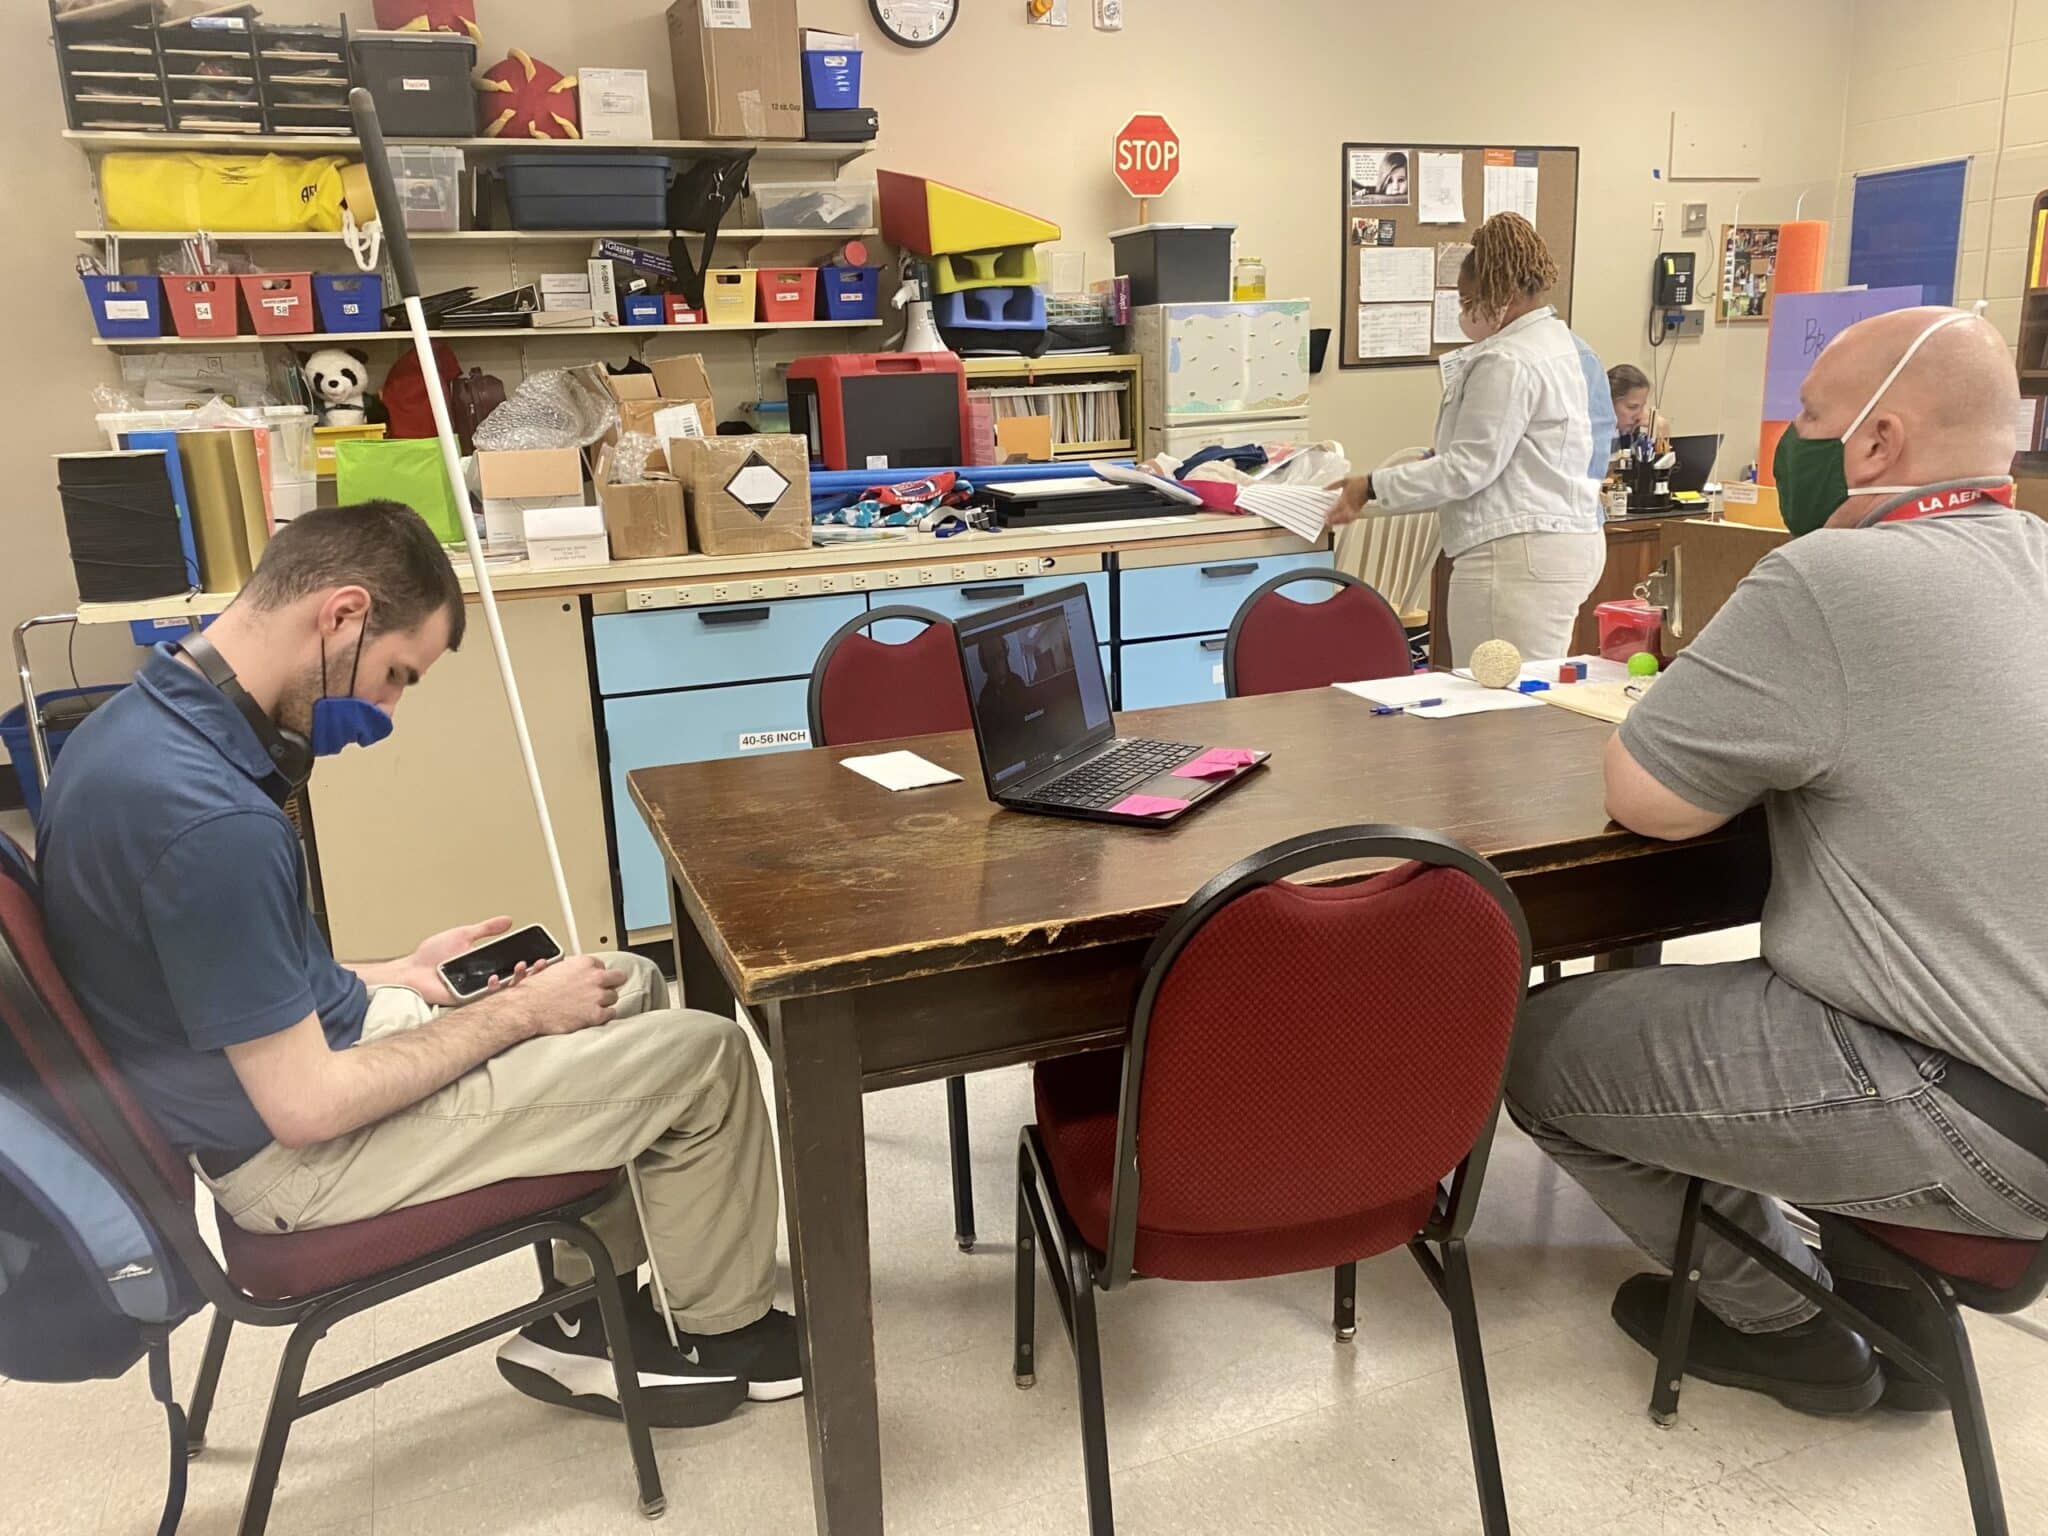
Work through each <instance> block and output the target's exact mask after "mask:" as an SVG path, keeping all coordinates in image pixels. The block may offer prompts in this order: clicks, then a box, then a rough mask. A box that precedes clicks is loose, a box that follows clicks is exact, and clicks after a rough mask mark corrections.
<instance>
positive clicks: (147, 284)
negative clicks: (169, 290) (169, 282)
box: [80, 272, 164, 341]
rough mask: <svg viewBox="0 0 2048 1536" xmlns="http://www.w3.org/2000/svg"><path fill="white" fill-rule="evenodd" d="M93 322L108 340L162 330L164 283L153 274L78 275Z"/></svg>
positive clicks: (140, 337) (158, 333) (147, 335)
mask: <svg viewBox="0 0 2048 1536" xmlns="http://www.w3.org/2000/svg"><path fill="white" fill-rule="evenodd" d="M80 278H81V280H82V281H83V282H84V284H85V296H86V299H87V300H88V301H89V302H90V303H91V304H92V323H93V324H94V325H95V326H97V327H98V328H99V333H100V334H101V335H102V336H104V337H106V338H107V339H108V340H109V341H138V340H147V339H148V338H150V337H152V336H161V335H163V333H164V285H163V283H162V282H161V281H159V280H158V279H157V278H155V277H101V276H98V275H96V274H94V273H90V272H86V273H81V274H80Z"/></svg>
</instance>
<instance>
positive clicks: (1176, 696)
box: [1118, 635, 1224, 709]
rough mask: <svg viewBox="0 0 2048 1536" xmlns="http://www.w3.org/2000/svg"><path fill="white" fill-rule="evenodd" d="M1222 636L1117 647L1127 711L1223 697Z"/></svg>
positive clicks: (1191, 637) (1148, 642) (1196, 636)
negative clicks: (1121, 663) (1120, 661)
mask: <svg viewBox="0 0 2048 1536" xmlns="http://www.w3.org/2000/svg"><path fill="white" fill-rule="evenodd" d="M1223 639H1224V637H1223V636H1222V635H1190V636H1189V637H1188V638H1187V639H1185V640H1144V641H1140V642H1139V643H1137V644H1136V645H1124V646H1120V647H1118V655H1119V656H1120V658H1121V659H1122V662H1123V678H1124V693H1123V699H1124V702H1123V707H1124V708H1125V709H1163V708H1165V707H1166V706H1167V705H1169V704H1197V703H1200V702H1202V701H1203V700H1205V699H1220V698H1222V697H1223Z"/></svg>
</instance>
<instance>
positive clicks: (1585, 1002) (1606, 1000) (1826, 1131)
mask: <svg viewBox="0 0 2048 1536" xmlns="http://www.w3.org/2000/svg"><path fill="white" fill-rule="evenodd" d="M1947 1065H1948V1058H1947V1056H1945V1055H1944V1054H1943V1053H1941V1052H1940V1051H1937V1050H1933V1049H1931V1048H1930V1047H1928V1046H1924V1045H1921V1044H1920V1043H1919V1042H1917V1041H1914V1040H1909V1039H1907V1038H1906V1037H1905V1036H1903V1035H1896V1034H1893V1033H1892V1032H1891V1031H1889V1030H1884V1029H1879V1028H1877V1027H1875V1026H1874V1025H1870V1024H1864V1023H1861V1022H1859V1021H1857V1020H1855V1019H1852V1018H1849V1017H1848V1016H1847V1015H1845V1014H1842V1013H1839V1012H1837V1011H1836V1010H1834V1009H1833V1008H1830V1007H1828V1005H1827V1004H1825V1003H1823V1002H1821V1001H1820V1000H1819V999H1817V998H1813V997H1809V996H1808V995H1807V994H1806V993H1804V992H1801V991H1800V990H1799V989H1798V988H1797V987H1795V986H1793V985H1792V984H1791V983H1790V982H1788V981H1786V980H1784V979H1783V978H1782V977H1780V976H1779V975H1778V974H1777V973H1776V972H1775V971H1773V970H1772V969H1771V968H1770V967H1769V966H1768V965H1766V964H1765V963H1764V962H1763V961H1761V960H1748V961H1742V962H1740V963H1737V964H1732V965H1669V966H1656V967H1651V968H1647V969H1643V970H1634V971H1608V972H1604V973H1601V974H1598V975H1592V976H1576V977H1573V978H1571V979H1569V980H1567V981H1563V982H1559V983H1557V984H1555V985H1553V986H1550V987H1546V988H1543V989H1542V990H1540V991H1538V992H1536V993H1534V994H1532V995H1531V996H1530V998H1529V1001H1528V1005H1527V1007H1526V1009H1525V1010H1524V1013H1523V1016H1522V1022H1521V1025H1520V1027H1519V1030H1518V1033H1517V1035H1516V1040H1515V1049H1514V1056H1513V1059H1512V1061H1511V1062H1510V1064H1509V1067H1508V1080H1507V1107H1508V1113H1509V1114H1510V1115H1512V1116H1513V1117H1514V1120H1515V1123H1516V1124H1517V1125H1520V1126H1521V1127H1522V1128H1523V1129H1524V1130H1526V1131H1527V1132H1528V1133H1529V1134H1530V1135H1531V1136H1532V1137H1534V1138H1535V1140H1536V1142H1537V1144H1538V1145H1539V1146H1541V1147H1542V1148H1543V1149H1544V1151H1546V1152H1547V1153H1549V1154H1550V1156H1551V1157H1552V1158H1554V1159H1556V1161H1557V1163H1558V1164H1559V1166H1561V1167H1562V1168H1563V1169H1564V1170H1565V1172H1567V1173H1569V1174H1570V1175H1571V1176H1572V1177H1573V1178H1574V1179H1576V1180H1577V1181H1578V1182H1579V1183H1580V1184H1581V1185H1582V1186H1583V1187H1584V1188H1585V1190H1586V1192H1587V1193H1588V1194H1590V1195H1591V1196H1592V1197H1593V1198H1594V1200H1595V1201H1597V1202H1598V1203H1599V1205H1600V1207H1601V1209H1602V1210H1604V1211H1606V1212H1607V1214H1608V1215H1609V1216H1611V1217H1612V1218H1613V1219H1614V1222H1615V1224H1616V1225H1617V1226H1619V1227H1620V1228H1621V1229H1622V1231H1623V1232H1625V1233H1627V1234H1628V1236H1629V1237H1630V1239H1632V1240H1633V1241H1634V1242H1635V1244H1636V1246H1637V1247H1639V1248H1641V1249H1642V1250H1643V1252H1645V1253H1647V1254H1648V1255H1649V1256H1650V1257H1651V1258H1653V1259H1655V1260H1657V1261H1658V1262H1659V1263H1661V1264H1664V1265H1666V1266H1667V1267H1668V1266H1669V1265H1670V1263H1671V1258H1672V1254H1673V1252H1674V1251H1675V1250H1676V1248H1677V1244H1678V1217H1679V1207H1680V1205H1681V1203H1682V1201H1683V1199H1684V1196H1685V1187H1686V1181H1687V1179H1688V1177H1691V1176H1697V1177H1700V1178H1704V1179H1707V1180H1709V1181H1710V1182H1709V1185H1708V1188H1707V1192H1706V1198H1707V1200H1708V1201H1709V1202H1710V1203H1711V1204H1712V1205H1713V1206H1714V1207H1715V1208H1716V1209H1718V1210H1720V1211H1721V1212H1723V1213H1724V1214H1726V1215H1727V1216H1728V1217H1729V1218H1730V1219H1731V1220H1733V1221H1734V1222H1736V1223H1737V1224H1739V1225H1740V1226H1742V1227H1744V1228H1746V1229H1747V1230H1748V1231H1750V1232H1753V1233H1755V1234H1756V1235H1757V1236H1758V1237H1759V1238H1762V1239H1763V1240H1764V1241H1766V1242H1767V1243H1769V1244H1770V1246H1771V1247H1773V1248H1775V1249H1776V1250H1777V1251H1778V1252H1779V1253H1781V1254H1783V1255H1784V1256H1785V1257H1786V1258H1787V1259H1789V1260H1790V1261H1791V1262H1792V1263H1794V1264H1796V1265H1798V1266H1799V1267H1801V1268H1802V1269H1804V1270H1806V1271H1807V1272H1808V1273H1809V1274H1811V1275H1813V1276H1814V1277H1815V1278H1817V1279H1820V1280H1822V1281H1826V1280H1827V1271H1826V1270H1825V1268H1824V1267H1823V1266H1822V1264H1821V1262H1820V1259H1819V1257H1818V1256H1817V1255H1816V1254H1814V1253H1813V1252H1812V1251H1811V1250H1810V1249H1808V1247H1807V1246H1806V1244H1805V1243H1804V1242H1803V1241H1801V1239H1800V1237H1799V1235H1798V1233H1797V1232H1795V1231H1794V1230H1793V1228H1792V1226H1791V1225H1790V1223H1788V1222H1787V1221H1786V1219H1785V1217H1784V1214H1783V1213H1782V1212H1781V1211H1780V1210H1779V1209H1778V1207H1777V1205H1776V1203H1775V1202H1774V1200H1773V1199H1771V1198H1767V1197H1773V1196H1775V1197H1777V1198H1778V1199H1784V1200H1789V1201H1792V1202H1793V1203H1795V1204H1797V1205H1802V1206H1809V1207H1813V1208H1816V1209H1820V1210H1829V1211H1839V1212H1842V1213H1844V1214H1848V1215H1855V1216H1867V1217H1870V1218H1872V1219H1874V1220H1878V1221H1885V1222H1890V1223H1892V1224H1894V1225H1897V1226H1905V1227H1927V1228H1933V1229H1936V1230H1939V1231H1951V1232H1970V1233H1983V1234H1987V1235H1992V1236H1999V1237H2017V1238H2030V1239H2034V1238H2039V1237H2041V1236H2042V1234H2043V1232H2044V1231H2048V1166H2044V1165H2043V1164H2042V1163H2041V1162H2040V1161H2039V1160H2038V1159H2037V1158H2035V1157H2034V1156H2032V1155H2031V1154H2030V1153H2028V1152H2026V1151H2024V1150H2022V1149H2021V1148H2019V1147H2017V1146H2014V1145H2013V1144H2012V1143H2011V1142H2009V1141H2007V1140H2006V1139H2005V1138H2004V1137H2003V1136H2001V1135H2000V1134H1999V1133H1998V1132H1997V1131H1994V1130H1993V1129H1991V1128H1990V1127H1989V1126H1988V1125H1985V1124H1984V1123H1983V1122H1982V1121H1980V1120H1978V1119H1977V1118H1976V1117H1975V1116H1973V1115H1972V1114H1970V1113H1969V1111H1967V1110H1965V1109H1963V1108H1962V1107H1961V1106H1959V1105H1958V1104H1956V1103H1955V1102H1954V1101H1953V1100H1952V1099H1950V1098H1949V1097H1948V1095H1947V1094H1946V1093H1944V1092H1943V1091H1942V1089H1941V1086H1940V1080H1941V1075H1942V1072H1943V1070H1944V1069H1945V1068H1946V1066H1947ZM1702 1251H1703V1258H1704V1262H1703V1263H1702V1265H1701V1278H1700V1299H1701V1300H1702V1301H1704V1302H1705V1303H1706V1304H1707V1305H1708V1306H1709V1307H1710V1308H1712V1309H1713V1311H1714V1313H1715V1314H1716V1315H1717V1316H1719V1317H1720V1318H1721V1319H1722V1320H1724V1321H1725V1322H1727V1323H1729V1324H1731V1325H1733V1326H1734V1327H1736V1328H1739V1329H1742V1330H1743V1331H1744V1332H1748V1333H1764V1332H1769V1331H1771V1330H1774V1329H1779V1328H1787V1327H1791V1326H1793V1325H1794V1324H1797V1323H1800V1322H1803V1321H1805V1320H1806V1319H1807V1318H1809V1317H1811V1316H1812V1315H1813V1314H1814V1311H1815V1310H1816V1309H1815V1308H1814V1306H1813V1304H1812V1303H1811V1302H1808V1301H1807V1300H1806V1299H1805V1298H1803V1297H1802V1296H1800V1295H1799V1293H1798V1292H1797V1291H1795V1290H1793V1289H1792V1288H1791V1287H1790V1286H1788V1285H1786V1284H1785V1283H1784V1282H1783V1281H1781V1280H1777V1279H1774V1278H1772V1276H1771V1275H1770V1274H1769V1273H1767V1272H1766V1271H1765V1270H1764V1268H1763V1266H1761V1265H1759V1264H1756V1263H1754V1262H1752V1261H1750V1260H1748V1259H1745V1258H1743V1257H1742V1256H1741V1255H1740V1254H1739V1253H1737V1252H1736V1251H1735V1250H1734V1249H1733V1248H1731V1247H1730V1246H1729V1245H1728V1244H1726V1243H1720V1242H1715V1241H1714V1240H1713V1239H1712V1237H1711V1236H1710V1237H1709V1238H1708V1239H1707V1240H1706V1242H1705V1245H1704V1247H1703V1250H1702Z"/></svg>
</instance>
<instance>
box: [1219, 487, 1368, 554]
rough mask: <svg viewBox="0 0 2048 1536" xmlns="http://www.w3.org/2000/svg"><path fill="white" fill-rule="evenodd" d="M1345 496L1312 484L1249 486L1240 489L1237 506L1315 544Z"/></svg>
mask: <svg viewBox="0 0 2048 1536" xmlns="http://www.w3.org/2000/svg"><path fill="white" fill-rule="evenodd" d="M1343 499H1344V493H1343V492H1342V491H1325V490H1320V489H1318V488H1317V487H1315V486H1312V485H1246V486H1240V487H1239V488H1238V492H1237V509H1238V511H1240V512H1250V513H1253V514H1254V515H1256V516H1258V517H1263V518H1265V519H1266V520H1267V521H1268V522H1272V523H1277V524H1279V525H1280V526H1281V527H1282V528H1285V529H1286V530H1287V531H1288V532H1289V533H1291V534H1293V535H1294V536H1295V537H1296V538H1298V539H1306V540H1308V541H1309V542H1310V543H1311V544H1313V543H1314V542H1315V541H1316V540H1317V539H1320V538H1321V537H1322V536H1323V534H1324V533H1325V532H1326V531H1328V529H1329V526H1330V514H1331V513H1332V512H1333V511H1335V510H1336V507H1337V503H1338V502H1340V501H1342V500H1343Z"/></svg>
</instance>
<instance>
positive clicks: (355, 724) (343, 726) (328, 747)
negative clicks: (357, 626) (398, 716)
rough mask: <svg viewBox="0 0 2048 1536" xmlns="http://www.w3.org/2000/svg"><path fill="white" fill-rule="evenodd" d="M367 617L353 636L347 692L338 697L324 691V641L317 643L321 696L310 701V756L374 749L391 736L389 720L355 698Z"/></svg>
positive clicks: (366, 628) (326, 755)
mask: <svg viewBox="0 0 2048 1536" xmlns="http://www.w3.org/2000/svg"><path fill="white" fill-rule="evenodd" d="M369 632H370V621H369V616H368V615H367V614H366V615H364V618H363V627H362V629H361V630H359V631H358V632H357V634H356V654H355V660H354V661H353V662H351V663H350V664H349V671H348V687H349V691H348V692H347V693H345V694H343V695H341V696H340V697H339V698H335V697H331V696H330V695H329V694H328V692H327V642H326V641H325V640H322V641H321V642H320V697H319V698H317V699H315V700H314V701H313V755H314V756H315V757H333V756H334V755H335V754H336V753H338V752H340V751H341V750H342V748H344V747H374V746H375V745H377V743H378V742H380V741H382V740H383V739H384V738H385V737H387V736H389V735H390V734H391V717H390V716H389V715H387V714H386V713H385V712H384V711H383V710H381V709H379V708H378V707H377V706H376V705H374V704H372V703H371V702H370V701H369V700H368V699H359V698H357V697H355V686H356V671H357V669H358V668H360V667H361V666H362V663H363V640H364V637H365V636H367V635H368V634H369Z"/></svg>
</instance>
